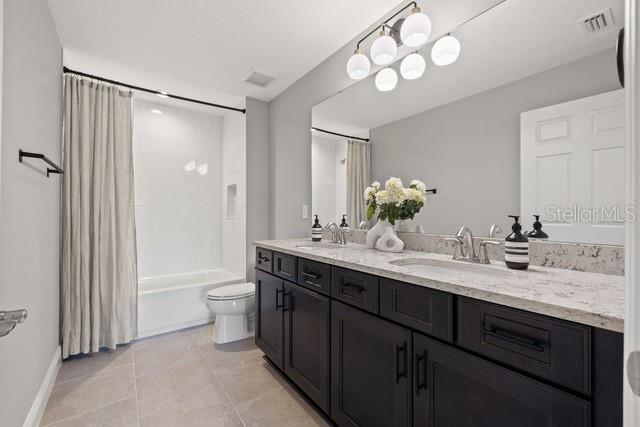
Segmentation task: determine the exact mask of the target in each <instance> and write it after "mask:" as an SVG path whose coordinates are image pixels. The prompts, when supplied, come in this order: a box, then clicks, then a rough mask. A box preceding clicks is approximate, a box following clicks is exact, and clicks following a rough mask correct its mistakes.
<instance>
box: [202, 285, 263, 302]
mask: <svg viewBox="0 0 640 427" xmlns="http://www.w3.org/2000/svg"><path fill="white" fill-rule="evenodd" d="M255 293H256V285H254V284H253V283H251V282H248V283H237V284H235V285H226V286H221V287H219V288H216V289H212V290H210V291H209V292H207V300H209V301H226V300H234V299H241V298H248V297H252V296H254V295H255Z"/></svg>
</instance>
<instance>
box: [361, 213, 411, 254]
mask: <svg viewBox="0 0 640 427" xmlns="http://www.w3.org/2000/svg"><path fill="white" fill-rule="evenodd" d="M367 248H369V249H373V248H376V249H378V250H380V251H384V252H401V251H402V250H403V249H404V242H403V241H402V240H400V239H399V238H398V236H397V235H396V232H395V231H394V229H393V225H391V223H390V222H389V221H386V220H380V219H379V220H378V222H376V225H374V226H373V227H371V229H369V231H367Z"/></svg>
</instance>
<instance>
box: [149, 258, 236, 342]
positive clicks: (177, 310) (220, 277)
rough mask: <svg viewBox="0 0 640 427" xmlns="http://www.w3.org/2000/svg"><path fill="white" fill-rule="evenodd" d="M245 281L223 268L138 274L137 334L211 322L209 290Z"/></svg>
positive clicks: (154, 333) (153, 332) (166, 330)
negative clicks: (158, 274)
mask: <svg viewBox="0 0 640 427" xmlns="http://www.w3.org/2000/svg"><path fill="white" fill-rule="evenodd" d="M243 281H244V280H243V278H242V277H240V276H238V275H236V274H233V273H231V272H229V271H226V270H222V269H216V270H205V271H195V272H191V273H181V274H170V275H164V276H152V277H141V278H139V279H138V337H139V338H142V337H149V336H152V335H157V334H162V333H165V332H171V331H175V330H178V329H183V328H188V327H190V326H196V325H202V324H205V323H209V322H212V321H213V320H214V319H213V316H211V313H209V310H207V305H206V296H207V291H210V290H212V289H215V288H218V287H220V286H224V285H230V284H233V283H242V282H243Z"/></svg>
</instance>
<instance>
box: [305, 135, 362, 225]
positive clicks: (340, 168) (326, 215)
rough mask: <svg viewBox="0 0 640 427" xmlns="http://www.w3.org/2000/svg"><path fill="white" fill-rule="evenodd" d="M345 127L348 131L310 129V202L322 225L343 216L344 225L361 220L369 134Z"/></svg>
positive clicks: (359, 222) (339, 222)
mask: <svg viewBox="0 0 640 427" xmlns="http://www.w3.org/2000/svg"><path fill="white" fill-rule="evenodd" d="M325 124H326V123H325ZM334 129H335V128H334ZM340 130H342V131H345V128H344V127H340ZM347 130H348V131H350V134H348V133H345V132H346V131H345V132H337V131H333V130H329V129H325V128H319V127H314V128H313V129H312V135H311V159H312V162H311V178H312V189H311V190H312V198H311V205H312V206H313V209H314V215H318V217H319V219H320V221H321V223H322V224H329V223H331V222H335V223H336V224H341V223H342V219H343V216H344V217H345V218H344V219H345V220H346V223H347V225H348V226H349V227H352V228H356V227H360V226H361V223H362V222H363V221H364V219H365V209H366V206H365V203H364V197H363V196H362V195H363V194H364V190H365V188H366V187H367V186H368V185H369V182H370V181H371V173H370V164H371V160H370V154H369V153H370V150H369V133H368V132H366V131H362V130H359V129H354V128H350V129H347Z"/></svg>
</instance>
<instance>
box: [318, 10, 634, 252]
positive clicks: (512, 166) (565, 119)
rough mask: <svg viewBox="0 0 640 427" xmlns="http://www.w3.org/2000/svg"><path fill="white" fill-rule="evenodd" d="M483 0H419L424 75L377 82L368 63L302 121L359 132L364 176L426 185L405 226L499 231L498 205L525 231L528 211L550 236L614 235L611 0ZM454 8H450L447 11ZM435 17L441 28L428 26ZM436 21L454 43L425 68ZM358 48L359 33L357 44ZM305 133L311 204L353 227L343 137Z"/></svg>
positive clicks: (614, 29)
mask: <svg viewBox="0 0 640 427" xmlns="http://www.w3.org/2000/svg"><path fill="white" fill-rule="evenodd" d="M418 3H419V4H420V2H418ZM481 3H482V4H483V6H484V8H485V9H487V10H486V12H485V13H480V12H482V10H480V11H478V10H477V7H478V4H479V3H478V2H472V1H460V2H456V3H455V5H456V7H452V6H451V3H450V2H449V3H448V5H446V4H444V3H442V2H434V4H433V5H432V7H433V8H434V10H433V11H432V12H431V13H430V12H429V9H430V8H431V6H430V8H427V7H426V6H427V5H426V4H424V5H421V6H422V9H423V10H424V11H425V12H427V13H430V16H431V18H432V21H433V23H434V31H433V35H432V37H431V38H430V40H429V42H428V43H427V45H425V46H424V47H422V48H419V49H417V52H418V53H419V54H421V55H422V56H423V57H424V58H425V60H426V62H427V65H426V70H425V72H424V75H422V77H420V78H418V79H415V80H406V79H403V78H402V77H400V78H399V81H398V84H397V86H396V88H395V89H394V90H392V91H389V92H381V91H379V90H378V89H376V85H375V81H374V80H375V73H376V72H377V71H378V70H380V67H377V68H376V67H375V66H374V67H373V69H372V70H371V74H370V75H369V77H367V78H365V79H363V80H361V81H358V82H357V83H355V84H353V85H351V86H349V87H348V88H346V89H344V90H342V91H341V92H340V93H338V94H336V95H334V96H332V97H330V98H329V99H327V100H325V101H324V102H322V103H320V104H318V105H316V106H315V107H314V108H313V118H312V125H313V126H314V127H320V128H325V129H330V130H332V131H334V132H336V133H343V134H348V135H353V136H363V135H365V136H366V137H368V138H369V140H370V141H369V143H368V148H369V150H370V157H371V163H370V171H369V175H370V178H369V179H368V180H367V182H365V183H364V186H365V187H366V186H367V185H368V184H369V183H370V182H371V181H373V180H376V181H380V182H382V183H384V182H385V181H386V180H387V179H388V178H389V177H399V178H401V179H402V180H403V182H404V184H405V185H408V184H409V181H410V180H411V179H414V178H415V179H419V180H421V181H423V182H425V183H426V185H427V187H428V188H437V189H438V191H437V194H434V195H432V194H429V195H428V198H427V202H426V205H425V206H424V208H423V209H422V210H421V211H420V213H419V214H418V215H417V216H416V217H415V219H414V220H412V221H410V222H409V223H405V224H402V227H404V228H405V229H408V230H413V231H415V230H416V229H418V230H424V232H426V233H437V234H455V233H456V231H457V230H458V229H459V228H460V227H461V226H462V225H466V226H468V227H470V228H471V229H472V230H473V232H474V234H475V235H477V236H488V235H489V233H490V228H491V227H492V225H494V224H495V225H497V226H499V227H500V228H501V229H502V230H504V233H502V234H500V235H498V237H501V238H503V237H504V236H505V235H506V234H508V233H509V232H510V229H511V222H510V220H509V219H508V218H507V215H509V214H519V215H521V216H522V222H523V227H524V229H525V230H532V228H533V226H532V224H533V222H534V218H533V215H534V214H537V215H540V221H541V222H542V227H543V230H544V231H545V232H546V233H547V234H548V235H549V240H554V241H573V242H585V243H601V244H623V242H624V236H623V230H624V221H625V220H627V219H632V218H633V214H634V213H635V212H634V211H633V210H631V209H630V208H627V207H625V206H624V171H625V164H624V99H623V95H622V91H621V90H620V84H619V82H618V77H617V69H616V53H615V46H616V39H617V34H618V31H619V30H620V28H621V27H622V24H623V18H624V4H623V0H566V1H562V2H558V1H554V0H507V1H504V2H499V1H494V2H486V1H485V2H481ZM496 4H497V6H496ZM493 6H495V7H493ZM453 9H455V10H454V11H452V12H450V14H451V15H452V16H453V15H455V17H456V19H453V18H449V19H448V20H447V19H445V18H444V17H445V16H446V14H445V13H444V11H446V10H453ZM478 13H479V15H478ZM432 15H434V16H440V17H441V18H440V19H435V18H434V16H432ZM475 15H478V16H476V17H475V18H473V19H471V20H469V21H468V22H465V21H466V20H467V19H468V18H470V17H473V16H475ZM443 21H444V22H448V25H449V27H448V28H442V26H440V27H439V28H436V25H437V23H438V22H439V23H441V22H443ZM594 22H595V23H597V24H599V25H594ZM440 25H441V24H440ZM448 32H451V34H452V35H454V36H455V37H456V39H457V40H459V42H460V46H461V52H460V56H459V57H458V58H457V60H456V61H455V62H454V63H452V64H450V65H446V66H438V65H435V64H434V62H433V61H432V60H431V55H430V53H431V49H432V47H433V44H434V42H435V41H436V40H437V39H438V38H440V37H442V35H443V34H447V33H448ZM368 49H369V46H368V45H367V42H364V43H363V45H362V52H363V53H368ZM399 52H404V53H403V54H402V55H401V54H399V56H398V57H397V58H396V62H394V63H393V64H391V67H393V68H394V69H396V70H397V71H398V74H399V75H400V63H401V61H402V58H403V56H406V55H408V54H410V53H412V52H413V51H411V50H408V49H406V47H403V46H400V47H399ZM335 138H339V137H335ZM312 139H313V145H314V146H313V150H312V156H313V159H312V164H313V174H312V175H313V176H312V178H313V188H312V190H313V197H312V199H313V201H312V203H313V205H312V206H313V210H314V213H320V212H322V216H324V217H323V218H322V221H323V224H325V223H327V222H330V221H339V219H340V218H341V216H342V214H343V213H346V214H348V215H349V218H350V219H349V221H351V222H350V225H351V226H352V227H354V226H356V225H357V224H354V223H353V221H354V219H352V218H356V216H355V215H352V214H351V213H350V212H349V206H351V205H352V204H353V203H354V201H350V202H349V203H347V198H346V194H347V193H349V191H351V193H350V194H355V192H356V189H359V187H355V184H353V185H354V186H353V187H352V189H351V190H349V188H350V185H352V183H351V182H350V181H347V179H346V170H341V169H340V168H339V166H341V165H340V160H341V159H343V158H346V157H344V155H343V154H342V153H344V152H345V147H346V139H345V138H343V139H342V140H338V139H333V140H332V139H331V138H329V137H327V136H326V135H319V134H318V132H314V135H313V138H312ZM329 141H331V142H329ZM323 143H324V145H322V144H323ZM319 147H324V148H319ZM327 147H329V148H327ZM338 152H340V153H341V154H338ZM332 156H333V157H332ZM329 159H333V160H332V164H329ZM339 171H340V172H339ZM332 174H333V175H332ZM331 177H334V178H333V179H331ZM363 179H364V178H363ZM330 196H335V197H334V198H332V197H330ZM338 199H339V200H338ZM494 229H495V228H494Z"/></svg>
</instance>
